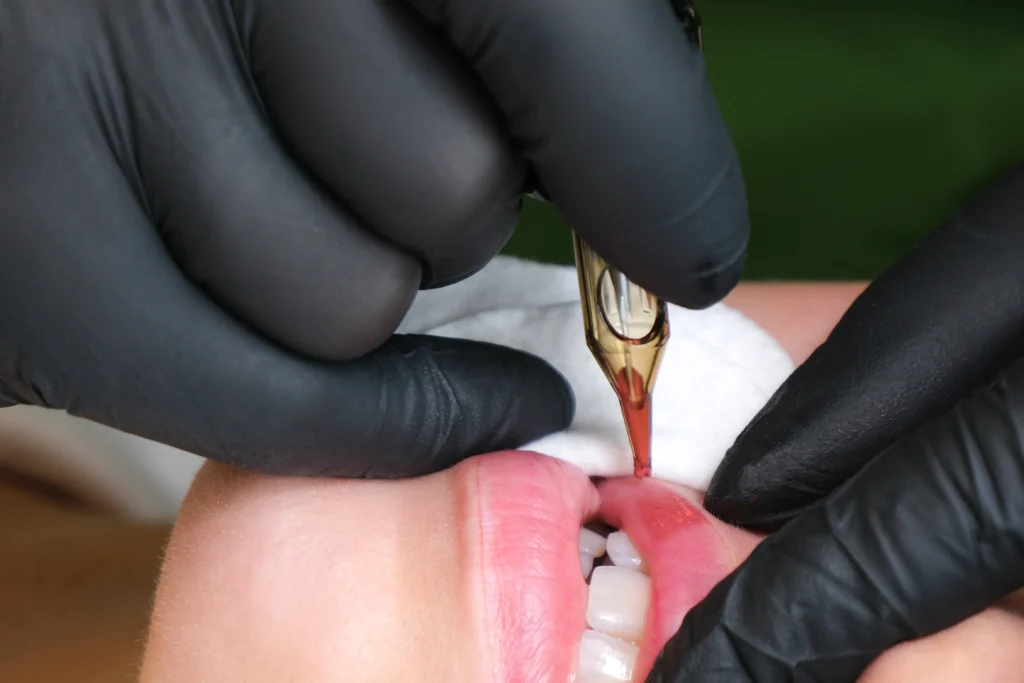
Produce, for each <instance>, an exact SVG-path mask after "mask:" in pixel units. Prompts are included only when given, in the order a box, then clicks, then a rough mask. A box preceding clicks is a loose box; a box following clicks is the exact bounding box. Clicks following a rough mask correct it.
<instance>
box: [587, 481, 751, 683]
mask: <svg viewBox="0 0 1024 683" xmlns="http://www.w3.org/2000/svg"><path fill="white" fill-rule="evenodd" d="M598 490H599V492H600V495H601V508H600V516H601V518H602V519H603V520H604V521H605V522H607V523H608V524H611V525H612V526H615V527H618V528H620V529H622V530H623V531H625V532H626V534H627V535H628V536H629V538H630V540H632V541H633V544H634V545H635V546H636V549H637V550H638V551H639V552H640V555H641V556H642V557H643V558H644V561H645V562H646V563H647V565H648V567H649V568H650V572H651V584H652V590H653V596H652V599H651V608H650V611H649V612H648V613H647V629H646V631H645V633H644V640H643V643H642V647H641V650H640V661H639V662H638V665H637V667H638V671H637V674H638V675H636V676H634V680H637V681H642V680H644V679H645V678H646V677H647V674H648V673H649V672H650V670H651V667H652V666H653V664H654V660H655V658H656V657H657V656H658V653H659V652H660V651H661V649H662V648H663V647H664V646H665V644H666V643H667V642H668V640H669V639H670V638H671V637H672V636H673V635H674V634H675V633H676V631H678V630H679V627H680V626H681V625H682V623H683V617H685V616H686V613H687V612H688V611H690V609H691V608H692V607H694V606H695V605H696V604H697V603H699V602H700V601H701V600H703V599H704V598H705V597H706V596H707V594H708V592H710V591H711V589H712V588H714V586H715V584H717V583H718V582H719V581H721V580H722V578H723V577H725V575H726V574H728V573H729V572H730V571H732V570H733V569H734V568H735V567H736V566H737V565H738V564H739V562H740V560H742V559H743V557H745V556H746V555H747V554H749V552H750V551H751V550H753V547H754V545H756V542H757V541H756V539H754V538H752V537H751V538H749V539H747V540H746V542H745V543H744V542H743V541H739V542H738V538H737V536H738V535H737V534H730V537H729V538H728V539H727V538H725V537H724V536H723V532H724V531H725V530H726V529H728V527H726V525H725V524H723V523H722V522H720V521H718V520H716V519H714V518H713V517H711V515H710V514H708V513H707V512H706V511H705V510H704V508H703V507H702V506H701V504H700V497H699V494H698V493H697V492H696V491H693V490H691V489H686V488H683V487H680V486H674V485H671V484H666V483H662V482H658V481H654V480H652V479H643V480H640V479H635V478H632V477H618V478H615V479H608V480H605V481H603V482H601V484H600V486H599V487H598ZM747 545H749V547H746V546H747Z"/></svg>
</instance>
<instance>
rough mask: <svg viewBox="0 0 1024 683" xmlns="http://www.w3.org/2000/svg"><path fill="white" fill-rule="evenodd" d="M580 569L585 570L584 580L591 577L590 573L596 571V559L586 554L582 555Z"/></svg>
mask: <svg viewBox="0 0 1024 683" xmlns="http://www.w3.org/2000/svg"><path fill="white" fill-rule="evenodd" d="M580 568H581V569H583V578H584V579H585V578H587V577H588V576H590V572H591V571H592V570H593V569H594V558H593V557H591V556H590V555H587V554H586V553H580Z"/></svg>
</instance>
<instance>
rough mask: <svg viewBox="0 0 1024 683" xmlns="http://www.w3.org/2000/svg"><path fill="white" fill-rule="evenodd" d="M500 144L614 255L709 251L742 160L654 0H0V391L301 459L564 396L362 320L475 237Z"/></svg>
mask: <svg viewBox="0 0 1024 683" xmlns="http://www.w3.org/2000/svg"><path fill="white" fill-rule="evenodd" d="M676 4H680V3H676ZM683 9H685V8H683ZM528 168H529V169H531V171H532V172H535V173H536V180H537V181H538V182H539V183H540V184H541V185H542V186H543V187H544V188H545V189H546V190H547V192H548V194H549V195H550V196H551V197H552V199H554V200H555V201H556V202H557V203H558V204H559V206H560V208H561V209H562V211H563V213H564V214H565V215H566V217H567V218H568V220H569V222H570V223H571V224H572V225H573V226H574V227H575V228H576V229H578V230H579V232H580V233H581V234H582V235H583V236H584V237H585V238H587V239H588V240H589V241H590V242H591V244H592V245H593V246H594V247H595V248H596V249H598V250H599V251H600V252H602V253H604V254H607V255H608V257H609V258H610V260H611V261H613V262H614V264H615V265H616V266H618V267H619V268H621V269H622V270H623V271H624V272H625V273H627V274H628V275H629V276H630V277H632V278H633V279H634V280H636V281H637V282H638V283H639V284H641V285H645V286H647V287H648V288H650V289H653V290H654V291H656V292H657V293H659V294H661V295H663V296H665V297H667V298H669V299H670V300H672V301H675V302H677V303H680V304H682V305H686V306H690V307H702V306H706V305H709V304H711V303H713V302H715V301H717V300H718V299H720V298H722V297H723V296H724V295H725V294H726V293H727V292H728V291H729V290H730V289H731V288H732V286H733V285H734V284H735V282H736V281H737V280H738V277H739V271H740V268H741V265H742V261H743V252H744V249H745V246H746V239H747V231H748V225H747V216H746V204H745V198H744V192H743V187H742V180H741V178H740V173H739V168H738V165H737V161H736V156H735V153H734V150H733V148H732V144H731V142H730V140H729V138H728V135H727V133H726V131H725V128H724V125H723V122H722V120H721V117H720V115H719V112H718V109H717V106H716V104H715V102H714V99H713V97H712V95H711V92H710V88H709V86H708V83H707V80H706V78H705V74H704V69H703V62H702V59H701V56H700V54H699V51H698V49H697V47H696V46H695V45H693V44H692V43H691V41H690V40H689V38H688V35H687V32H686V31H685V30H684V28H683V26H682V23H681V22H680V21H679V20H678V19H677V16H676V14H675V13H674V11H673V7H672V3H671V2H670V0H641V1H639V2H629V3H623V2H621V1H620V0H591V1H589V2H576V1H575V0H544V2H529V1H524V0H494V1H491V2H478V1H474V0H459V1H453V0H447V1H442V0H406V1H405V2H398V1H396V2H379V1H378V0H348V1H344V2H324V1H321V0H290V1H287V2H285V1H282V0H208V1H204V2H199V1H196V0H193V1H187V0H172V1H171V2H167V1H159V2H158V1H157V0H137V1H134V2H124V1H122V0H0V403H4V402H5V403H7V404H15V403H29V404H36V405H44V406H51V407H55V408H62V409H66V410H68V411H69V412H71V413H73V414H76V415H81V416H84V417H87V418H90V419H93V420H96V421H98V422H102V423H106V424H108V425H113V426H116V427H119V428H121V429H124V430H126V431H129V432H133V433H135V434H140V435H143V436H147V437H150V438H153V439H157V440H160V441H163V442H166V443H169V444H172V445H175V446H179V447H182V448H185V449H188V450H191V451H194V452H197V453H199V454H201V455H205V456H207V457H210V458H215V459H218V460H222V461H225V462H229V463H233V464H236V465H241V466H244V467H249V468H255V469H259V470H263V471H266V472H272V473H289V474H306V475H341V476H368V477H392V476H412V475H417V474H421V473H426V472H430V471H434V470H439V469H442V468H444V467H447V466H449V465H451V464H453V463H454V462H456V461H457V460H459V459H460V458H462V457H465V456H467V455H470V454H473V453H479V452H484V451H488V450H494V449H500V448H502V447H508V446H516V445H520V444H522V443H523V442H526V441H529V440H532V439H534V438H537V437H539V436H541V435H544V434H546V433H549V432H552V431H555V430H558V429H560V428H563V427H564V426H566V424H567V423H568V422H569V420H570V418H571V415H572V412H573V402H572V396H571V393H570V392H569V391H568V389H567V387H566V386H565V383H564V380H563V379H562V378H561V377H560V376H559V375H558V374H557V373H556V372H555V371H554V370H553V369H552V368H550V367H549V366H548V365H547V364H545V363H543V362H541V361H540V360H538V359H536V358H534V357H531V356H528V355H525V354H522V353H517V352H513V351H511V350H508V349H503V348H498V347H495V346H491V345H486V344H478V343H470V342H462V341H451V340H442V339H431V338H425V337H413V336H409V337H395V338H390V340H389V337H391V334H392V332H393V331H394V330H395V328H396V326H397V325H398V324H399V322H400V321H401V319H402V317H403V316H404V315H405V312H406V310H407V308H408V306H409V305H410V302H411V301H412V299H413V297H414V295H415V292H416V291H417V289H418V288H419V287H420V286H421V284H422V285H423V286H431V287H432V286H441V285H444V284H448V283H451V282H454V281H457V280H459V279H461V278H464V277H466V276H467V275H469V274H471V273H473V272H474V271H476V270H478V269H479V268H481V267H482V266H483V265H484V264H485V263H486V262H487V261H488V260H489V259H490V258H491V257H492V256H493V255H494V254H496V253H497V252H498V251H499V250H500V249H501V247H502V246H503V245H504V243H505V241H506V239H507V238H508V236H509V233H510V231H511V230H512V229H513V227H514V225H515V224H516V221H517V218H518V212H519V207H520V199H521V194H522V192H523V191H524V189H526V187H527V169H528Z"/></svg>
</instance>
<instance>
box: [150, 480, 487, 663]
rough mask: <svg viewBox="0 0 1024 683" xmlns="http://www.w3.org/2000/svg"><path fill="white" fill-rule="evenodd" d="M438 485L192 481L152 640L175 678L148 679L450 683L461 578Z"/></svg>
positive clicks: (452, 520)
mask: <svg viewBox="0 0 1024 683" xmlns="http://www.w3.org/2000/svg"><path fill="white" fill-rule="evenodd" d="M437 485H442V486H443V485H444V482H443V481H441V480H440V478H438V477H435V478H433V479H431V478H425V479H422V480H417V481H414V482H402V483H401V484H400V485H390V486H389V485H387V483H374V482H345V481H338V480H300V479H286V478H278V479H271V478H261V477H257V476H254V475H237V476H235V475H230V476H222V477H220V478H219V479H214V478H211V477H210V476H209V475H206V476H205V477H203V478H201V479H199V480H197V483H196V487H195V489H194V491H193V494H192V495H190V498H189V500H188V501H187V502H186V506H185V507H184V508H183V510H182V515H181V517H180V519H179V523H178V527H177V529H176V531H175V534H174V541H173V542H172V544H171V547H170V548H169V550H168V555H167V561H166V564H165V568H164V574H163V577H162V580H161V585H160V587H159V590H158V597H157V602H156V606H155V610H154V617H153V627H152V629H151V633H150V657H149V659H151V662H152V663H154V664H155V663H157V662H156V661H155V660H154V659H153V658H154V657H155V656H156V655H158V654H159V653H160V652H161V651H162V652H163V653H164V656H163V657H159V659H162V660H164V662H163V663H162V666H165V667H166V666H172V667H173V673H174V674H175V675H174V676H164V678H159V677H157V678H150V679H149V680H246V681H271V680H334V679H335V678H336V677H337V676H338V673H339V666H344V671H345V672H346V678H348V679H350V680H368V681H369V680H451V678H450V677H449V674H450V673H451V667H452V662H465V661H467V660H468V659H469V657H468V654H470V653H467V652H465V651H463V650H462V649H460V648H465V647H466V643H467V642H468V640H469V639H468V637H467V636H465V634H464V633H463V632H462V631H463V630H464V629H465V626H464V625H465V622H466V621H467V619H466V615H465V611H466V609H467V607H466V601H465V599H464V596H463V592H462V591H463V586H464V584H465V582H466V579H465V577H464V576H463V575H462V574H461V572H462V567H461V565H460V563H459V555H458V553H457V552H456V548H457V545H458V539H457V530H458V525H457V523H456V522H457V518H456V514H457V510H456V509H455V508H454V504H453V502H452V500H453V496H451V495H450V494H446V493H445V491H443V490H438V489H437ZM427 625H429V626H427ZM425 634H426V637H425ZM439 634H440V635H439ZM424 672H426V673H428V674H430V677H427V678H421V677H420V676H421V675H422V674H423V673H424ZM177 674H182V675H177Z"/></svg>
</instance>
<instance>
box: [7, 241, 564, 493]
mask: <svg viewBox="0 0 1024 683" xmlns="http://www.w3.org/2000/svg"><path fill="white" fill-rule="evenodd" d="M125 262H126V263H127V260H125ZM129 266H131V264H129V265H128V266H125V267H123V268H122V267H119V266H118V265H117V264H112V265H111V268H110V269H109V271H108V277H107V280H109V283H110V291H105V290H103V291H87V292H85V293H84V294H82V297H80V299H81V300H83V301H86V302H89V303H90V304H91V306H89V307H83V306H78V305H77V303H78V301H79V299H69V300H68V301H69V302H70V303H69V305H68V306H66V307H60V306H50V307H42V308H41V309H40V312H37V313H36V317H37V318H46V317H47V316H52V317H53V319H52V320H50V319H48V318H47V319H43V320H40V321H39V324H38V325H35V326H32V327H31V328H29V329H27V330H25V332H24V333H23V334H21V335H20V336H17V337H14V338H13V339H14V340H15V341H14V342H13V343H16V344H17V345H18V346H17V347H16V348H14V349H12V351H13V352H12V353H10V354H3V355H2V356H0V405H2V402H3V400H4V399H3V398H2V397H4V396H6V397H7V398H8V399H9V400H7V401H6V402H7V403H11V402H17V403H27V404H35V405H42V406H49V407H54V408H58V409H64V410H67V411H68V412H70V413H72V414H75V415H78V416H81V417H85V418H88V419H91V420H93V421H95V422H99V423H103V424H107V425H109V426H112V427H115V428H118V429H121V430H122V431H126V432H129V433H133V434H136V435H139V436H143V437H147V438H150V439H153V440H156V441H160V442H162V443H166V444H169V445H172V446H176V447H178V448H182V449H184V450H187V451H191V452H193V453H197V454H199V455H201V456H204V457H207V458H211V459H214V460H218V461H222V462H225V463H228V464H232V465H235V466H240V467H243V468H249V469H254V470H259V471H262V472H266V473H272V474H284V475H307V476H309V475H312V476H341V477H372V478H390V477H411V476H417V475H422V474H426V473H429V472H434V471H438V470H441V469H444V468H447V467H449V466H451V465H453V464H455V463H456V462H458V461H459V460H461V459H463V458H465V457H468V456H472V455H476V454H479V453H484V452H489V451H495V450H501V449H505V448H513V447H517V446H520V445H522V444H524V443H528V442H530V441H533V440H535V439H538V438H540V437H542V436H544V435H547V434H549V433H551V432H554V431H558V430H560V429H563V428H565V427H567V426H568V424H569V423H570V421H571V419H572V416H573V411H574V402H573V398H572V394H571V391H570V390H569V387H568V386H567V384H566V382H565V380H564V379H563V378H562V377H561V376H560V375H559V374H558V372H557V371H555V370H554V368H552V367H551V366H550V365H548V364H547V363H545V362H544V361H542V360H541V359H539V358H536V357H534V356H531V355H529V354H526V353H522V352H519V351H514V350H512V349H508V348H504V347H499V346H495V345H492V344H485V343H479V342H470V341H463V340H455V339H442V338H433V337H425V336H395V337H392V339H391V340H390V341H388V342H387V343H385V344H384V345H383V346H381V347H380V348H378V349H376V350H375V351H373V352H371V353H369V354H367V355H365V356H362V357H360V358H358V359H355V360H351V361H343V362H327V361H319V360H315V359H310V358H307V357H304V356H300V355H298V354H293V353H290V352H289V351H287V350H286V349H284V348H282V347H279V346H277V345H275V344H273V343H272V342H270V341H269V340H267V339H265V338H264V337H262V336H261V335H259V334H258V333H256V332H254V331H252V330H250V329H249V328H248V327H246V326H245V325H243V324H241V323H239V322H237V321H235V320H234V319H232V318H231V317H230V316H228V315H227V314H226V313H224V312H223V311H221V310H220V309H219V308H217V307H216V306H214V305H212V304H211V302H209V301H208V300H206V299H205V298H204V297H203V296H202V295H201V294H200V293H198V292H197V291H196V290H195V288H193V287H191V286H190V285H189V284H188V283H187V281H185V280H184V278H182V277H181V275H180V274H179V273H178V272H177V271H176V270H174V269H173V266H171V265H170V264H166V263H164V261H163V260H159V259H155V260H153V261H151V262H149V263H147V268H146V269H145V272H146V277H145V278H135V277H133V274H134V273H135V272H136V270H135V268H134V266H131V267H129ZM122 271H125V272H124V273H123V275H124V278H121V277H119V275H121V274H122ZM90 286H91V287H93V288H94V289H95V287H96V286H97V285H96V283H95V280H93V281H90ZM76 306H77V307H76ZM0 329H2V325H0ZM33 330H40V331H41V333H40V334H38V335H36V334H31V332H32V331H33ZM49 330H62V333H61V334H51V333H49V332H48V331H49ZM12 364H13V365H12Z"/></svg>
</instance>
